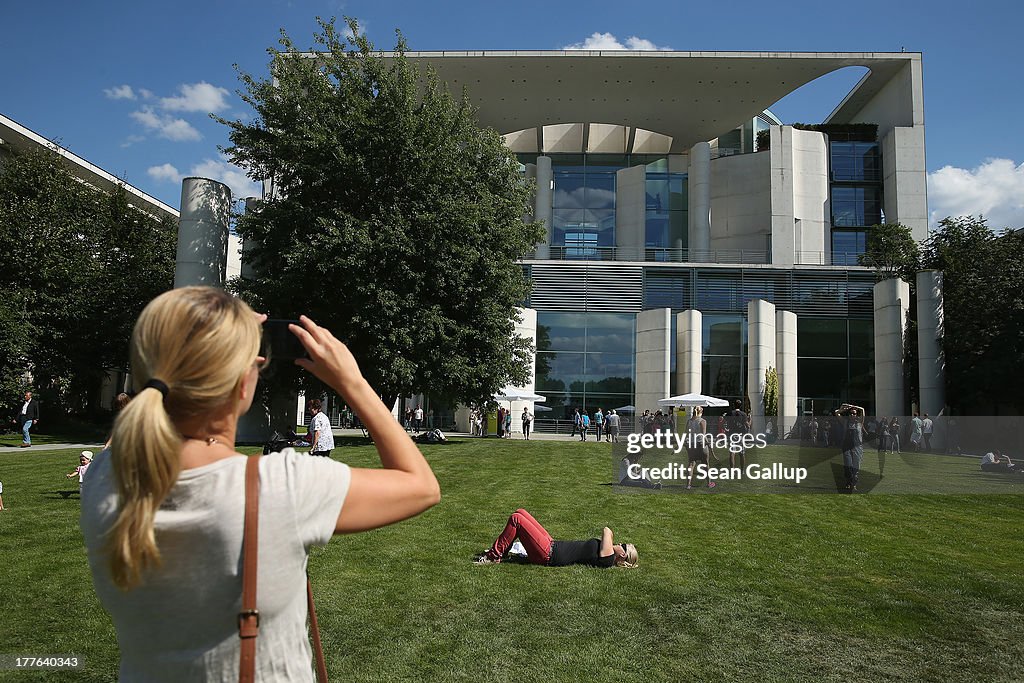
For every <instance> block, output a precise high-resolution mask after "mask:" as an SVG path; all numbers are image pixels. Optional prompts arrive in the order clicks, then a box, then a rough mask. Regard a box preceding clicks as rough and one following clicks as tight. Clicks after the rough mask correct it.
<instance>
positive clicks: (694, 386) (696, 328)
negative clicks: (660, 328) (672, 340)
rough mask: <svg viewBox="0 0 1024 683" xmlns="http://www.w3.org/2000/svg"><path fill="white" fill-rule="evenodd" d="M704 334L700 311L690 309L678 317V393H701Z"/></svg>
mask: <svg viewBox="0 0 1024 683" xmlns="http://www.w3.org/2000/svg"><path fill="white" fill-rule="evenodd" d="M703 333H704V324H703V316H702V315H701V312H700V311H697V310H694V309H690V310H688V311H683V312H682V313H680V314H679V315H677V316H676V393H679V394H699V393H701V389H702V388H703V377H702V376H701V371H702V366H701V361H702V351H703V348H702V343H703V336H702V335H703Z"/></svg>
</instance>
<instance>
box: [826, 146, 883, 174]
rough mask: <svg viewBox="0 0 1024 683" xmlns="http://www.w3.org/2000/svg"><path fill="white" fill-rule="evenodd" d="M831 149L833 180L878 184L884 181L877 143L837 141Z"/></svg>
mask: <svg viewBox="0 0 1024 683" xmlns="http://www.w3.org/2000/svg"><path fill="white" fill-rule="evenodd" d="M829 148H830V150H831V153H832V179H833V180H839V181H857V180H866V181H869V182H878V181H880V180H881V179H882V161H881V157H880V155H879V153H878V143H877V142H844V141H835V142H831V143H830V144H829Z"/></svg>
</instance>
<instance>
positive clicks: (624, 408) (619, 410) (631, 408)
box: [615, 406, 636, 413]
mask: <svg viewBox="0 0 1024 683" xmlns="http://www.w3.org/2000/svg"><path fill="white" fill-rule="evenodd" d="M615 412H617V413H635V412H636V406H622V407H621V408H616V409H615Z"/></svg>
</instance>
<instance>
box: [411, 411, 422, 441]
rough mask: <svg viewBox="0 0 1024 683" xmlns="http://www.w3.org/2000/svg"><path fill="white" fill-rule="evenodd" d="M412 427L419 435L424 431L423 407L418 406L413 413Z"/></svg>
mask: <svg viewBox="0 0 1024 683" xmlns="http://www.w3.org/2000/svg"><path fill="white" fill-rule="evenodd" d="M412 425H413V429H414V430H415V431H416V433H417V434H419V433H420V432H422V431H423V406H416V410H414V411H412Z"/></svg>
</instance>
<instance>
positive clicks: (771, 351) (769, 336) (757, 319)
mask: <svg viewBox="0 0 1024 683" xmlns="http://www.w3.org/2000/svg"><path fill="white" fill-rule="evenodd" d="M774 366H775V304H773V303H769V302H767V301H765V300H764V299H754V300H753V301H751V302H750V303H748V304H747V396H748V397H749V398H750V415H751V417H753V418H758V417H764V374H765V372H767V371H768V368H770V367H774ZM760 422H761V421H759V420H756V419H755V426H759V425H760Z"/></svg>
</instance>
